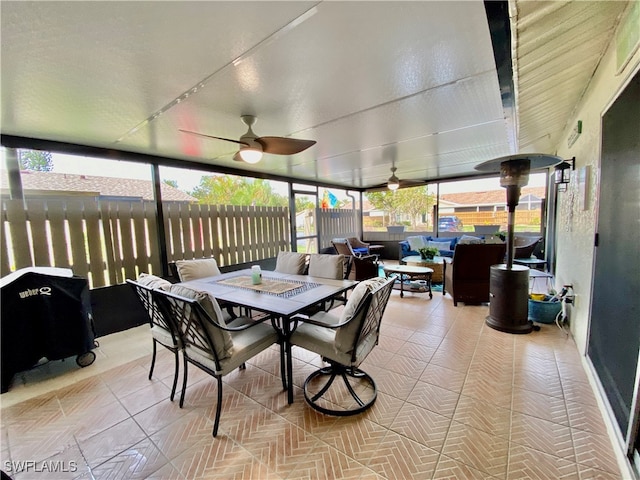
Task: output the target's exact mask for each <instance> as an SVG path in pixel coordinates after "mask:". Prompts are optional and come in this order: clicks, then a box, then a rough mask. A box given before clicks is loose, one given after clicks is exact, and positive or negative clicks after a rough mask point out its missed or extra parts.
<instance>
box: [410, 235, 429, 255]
mask: <svg viewBox="0 0 640 480" xmlns="http://www.w3.org/2000/svg"><path fill="white" fill-rule="evenodd" d="M407 242H409V249H410V250H411V251H413V252H417V251H418V250H420V249H421V248H422V247H425V246H426V245H425V243H424V238H422V237H421V236H415V237H407Z"/></svg>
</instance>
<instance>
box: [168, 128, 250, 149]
mask: <svg viewBox="0 0 640 480" xmlns="http://www.w3.org/2000/svg"><path fill="white" fill-rule="evenodd" d="M180 131H181V132H183V133H188V134H189V135H196V136H198V137H203V138H212V139H214V140H224V141H225V142H233V143H238V144H240V145H246V146H247V147H248V146H249V144H248V143H247V142H241V141H239V140H233V139H231V138H223V137H214V136H213V135H205V134H204V133H198V132H191V131H189V130H180Z"/></svg>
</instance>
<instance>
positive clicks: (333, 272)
mask: <svg viewBox="0 0 640 480" xmlns="http://www.w3.org/2000/svg"><path fill="white" fill-rule="evenodd" d="M309 275H311V276H312V277H322V278H333V279H336V280H341V279H343V278H344V255H323V254H312V255H309Z"/></svg>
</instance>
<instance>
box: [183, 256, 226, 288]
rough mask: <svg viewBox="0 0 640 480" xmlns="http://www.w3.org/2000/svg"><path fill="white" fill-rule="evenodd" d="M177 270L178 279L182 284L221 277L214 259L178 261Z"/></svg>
mask: <svg viewBox="0 0 640 480" xmlns="http://www.w3.org/2000/svg"><path fill="white" fill-rule="evenodd" d="M176 270H178V278H179V279H180V281H181V282H188V281H189V280H197V279H198V278H205V277H214V276H216V275H220V269H219V268H218V263H217V262H216V261H215V259H213V258H201V259H196V260H178V261H176Z"/></svg>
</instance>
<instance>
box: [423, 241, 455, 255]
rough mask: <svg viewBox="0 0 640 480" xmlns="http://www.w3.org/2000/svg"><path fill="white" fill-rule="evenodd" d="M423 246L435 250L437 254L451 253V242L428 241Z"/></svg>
mask: <svg viewBox="0 0 640 480" xmlns="http://www.w3.org/2000/svg"><path fill="white" fill-rule="evenodd" d="M425 246H427V247H434V248H437V249H438V251H439V252H448V251H451V242H435V241H433V240H430V241H428V242H427V244H426V245H425Z"/></svg>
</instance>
